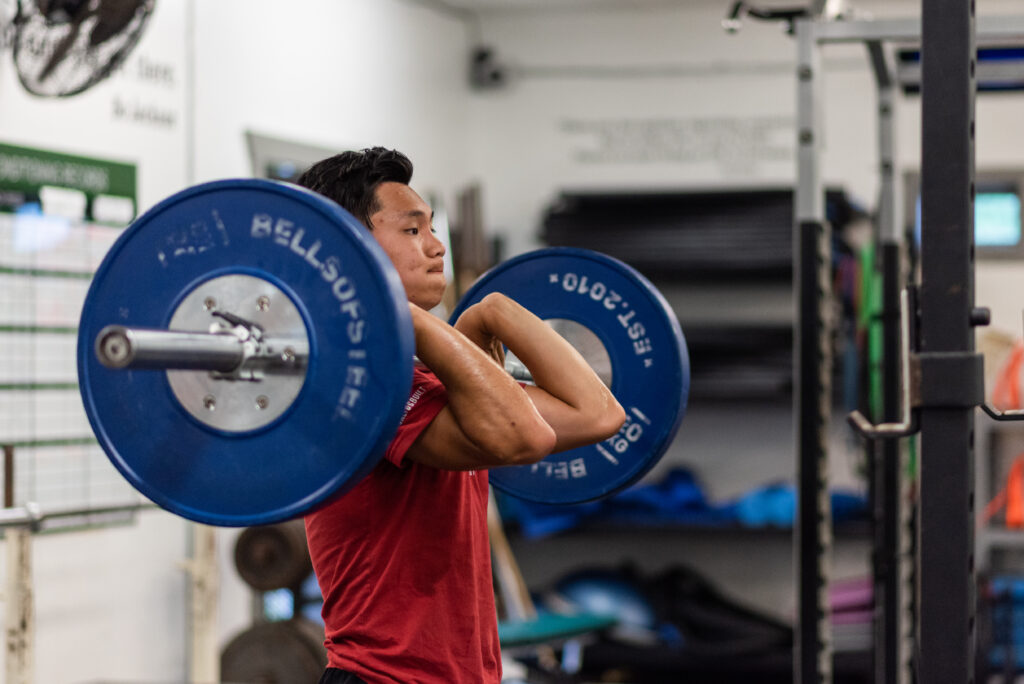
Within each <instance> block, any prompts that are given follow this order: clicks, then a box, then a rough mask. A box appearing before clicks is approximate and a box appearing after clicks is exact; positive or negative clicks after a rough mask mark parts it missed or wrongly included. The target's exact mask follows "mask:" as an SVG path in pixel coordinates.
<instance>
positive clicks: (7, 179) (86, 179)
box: [0, 143, 136, 211]
mask: <svg viewBox="0 0 1024 684" xmlns="http://www.w3.org/2000/svg"><path fill="white" fill-rule="evenodd" d="M135 183H136V181H135V165H134V164H125V163H122V162H114V161H108V160H105V159H93V158H91V157H80V156H77V155H71V154H62V153H59V152H51V151H48V150H38V149H33V148H29V147H18V146H15V145H6V144H3V143H0V210H8V211H10V210H16V209H17V208H18V207H19V206H20V205H23V204H25V203H27V202H33V201H38V198H39V194H40V190H41V189H42V188H46V187H53V188H62V189H65V190H75V191H79V192H82V193H84V194H85V196H86V198H87V199H88V202H89V205H90V206H91V205H92V203H93V201H94V200H95V198H96V197H99V196H106V197H116V198H121V199H127V200H130V201H131V203H132V206H136V202H135V191H136V186H135Z"/></svg>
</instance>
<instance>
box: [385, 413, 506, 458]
mask: <svg viewBox="0 0 1024 684" xmlns="http://www.w3.org/2000/svg"><path fill="white" fill-rule="evenodd" d="M405 457H406V458H409V459H412V460H413V461H416V462H417V463H422V464H424V465H428V466H431V467H432V468H439V469H441V470H476V469H479V468H490V467H492V466H497V465H501V463H500V462H498V461H497V460H496V459H495V458H494V457H493V456H492V455H491V454H488V453H486V452H484V451H482V450H480V449H479V448H478V447H477V446H476V444H474V443H473V441H472V440H470V439H469V437H467V436H466V433H465V432H463V430H462V427H461V426H460V425H459V423H458V421H457V420H455V416H454V415H453V414H452V411H451V409H450V408H449V407H447V406H446V407H444V408H443V409H441V411H440V412H439V413H438V414H437V415H436V416H435V417H434V419H433V420H432V421H430V424H429V425H428V426H427V427H426V428H424V429H423V432H421V433H420V434H419V437H417V438H416V441H414V442H413V443H412V445H411V446H410V447H409V450H408V451H407V452H406V453H405Z"/></svg>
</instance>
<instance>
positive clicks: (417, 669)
mask: <svg viewBox="0 0 1024 684" xmlns="http://www.w3.org/2000/svg"><path fill="white" fill-rule="evenodd" d="M447 400H448V395H447V393H446V392H445V389H444V385H442V384H441V382H440V381H439V380H438V379H437V377H436V376H435V375H434V374H433V373H431V372H430V371H429V370H427V369H425V368H422V367H420V366H419V365H417V366H416V368H415V370H414V376H413V385H412V392H411V393H410V395H409V401H408V403H407V404H406V413H405V417H404V418H403V419H402V424H401V426H400V427H399V428H398V432H397V434H396V436H395V438H394V440H393V441H392V442H391V444H390V445H389V446H388V449H387V452H386V453H385V456H384V458H383V459H381V462H380V463H379V464H377V467H376V468H374V470H373V471H372V472H371V473H370V474H369V475H368V476H366V478H365V479H363V480H362V481H361V482H360V483H359V484H358V485H356V486H355V487H354V488H353V489H352V490H350V491H349V492H347V493H346V494H345V495H343V496H341V497H339V498H338V499H337V500H336V501H334V502H332V503H330V504H328V505H327V506H325V507H324V508H321V509H320V510H318V511H315V512H314V513H311V514H310V515H308V516H306V538H307V539H308V541H309V552H310V556H311V557H312V559H313V569H314V571H315V572H316V576H317V580H318V581H319V583H320V590H321V592H322V593H323V597H324V604H323V611H322V614H323V618H324V629H325V635H326V640H325V644H326V646H327V659H328V665H329V666H330V667H336V668H339V669H342V670H347V671H349V672H353V673H355V674H357V675H359V676H360V677H361V678H362V679H364V680H366V682H368V684H384V683H387V684H392V683H393V684H427V683H431V684H435V683H436V684H458V683H460V682H465V683H466V684H480V683H481V682H493V683H495V684H497V682H500V680H501V653H500V646H499V643H498V623H497V616H496V613H495V607H494V589H493V584H492V578H491V555H490V547H489V545H488V538H487V471H486V470H479V471H453V470H438V469H436V468H431V467H428V466H425V465H422V464H419V463H415V462H413V461H408V460H404V456H405V453H406V451H407V450H408V449H409V447H410V446H411V445H412V443H413V442H414V441H415V440H416V438H417V437H418V436H419V434H420V433H421V432H422V431H423V430H424V429H425V428H426V427H427V425H429V424H430V421H432V420H433V419H434V417H435V416H437V414H438V412H440V411H441V409H442V408H444V406H445V405H446V403H447Z"/></svg>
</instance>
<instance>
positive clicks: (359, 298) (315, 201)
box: [78, 180, 414, 526]
mask: <svg viewBox="0 0 1024 684" xmlns="http://www.w3.org/2000/svg"><path fill="white" fill-rule="evenodd" d="M226 275H228V276H229V275H242V276H251V277H253V278H256V279H258V280H257V281H255V282H266V283H269V284H270V285H272V286H273V287H274V288H276V289H275V290H274V292H278V291H279V292H281V293H284V295H286V296H287V297H288V299H289V300H290V304H289V306H291V307H293V310H297V311H298V312H299V314H301V319H302V323H303V324H304V326H305V331H306V335H307V337H308V344H309V357H308V366H307V368H306V375H305V379H304V382H303V384H302V387H301V389H300V390H299V391H298V392H297V395H296V396H295V397H294V399H293V400H292V399H289V402H290V403H289V405H288V407H287V409H286V410H284V411H283V412H282V413H281V415H279V416H277V417H276V418H275V419H274V420H272V421H270V422H269V423H267V424H266V425H261V426H259V427H258V428H257V429H252V430H241V431H228V430H222V429H217V428H216V427H211V426H210V425H208V424H205V423H204V422H201V421H200V420H197V419H196V418H195V416H194V415H191V414H190V413H189V412H188V411H186V410H185V409H184V408H183V407H182V404H181V402H179V400H178V399H177V398H176V397H175V396H174V394H173V393H172V390H171V388H170V386H169V383H168V373H167V372H165V371H163V370H111V369H108V368H106V367H104V366H103V365H101V364H100V363H99V361H98V360H97V358H96V354H95V353H94V349H93V345H94V342H95V340H96V337H97V333H98V332H99V331H100V330H101V329H102V328H103V327H104V326H106V325H109V324H118V325H123V326H130V327H138V328H160V329H167V328H168V327H169V324H170V321H171V318H172V316H173V314H174V313H175V311H176V309H177V307H178V306H179V305H180V303H181V302H182V301H184V300H186V297H187V295H189V293H192V292H193V291H195V290H196V289H197V288H200V287H202V285H203V283H207V282H211V281H213V279H216V278H222V277H223V276H226ZM254 294H255V293H254ZM236 313H237V312H236ZM239 315H241V314H239ZM203 332H208V331H203ZM266 332H267V334H268V335H269V334H272V333H273V332H274V331H273V330H267V331H266ZM413 354H414V342H413V333H412V321H411V318H410V315H409V310H408V305H407V303H406V298H405V293H404V290H403V289H402V285H401V282H400V280H399V277H398V274H397V273H396V272H395V271H394V268H393V267H392V265H391V262H390V261H389V259H388V258H387V256H386V255H385V254H384V252H383V250H381V248H380V247H379V245H377V243H376V241H374V240H373V238H372V236H371V235H370V234H369V233H368V231H367V230H366V229H365V228H364V227H362V225H361V224H359V223H358V222H357V221H356V220H355V219H354V218H352V216H351V215H349V214H348V213H347V212H345V211H344V210H342V209H341V208H340V207H338V206H337V205H336V204H335V203H333V202H331V201H329V200H327V199H325V198H323V197H321V196H319V195H316V194H314V193H311V192H308V191H306V190H303V189H301V188H298V187H295V186H291V185H286V184H283V183H276V182H272V181H264V180H228V181H216V182H212V183H206V184H202V185H198V186H195V187H193V188H189V189H187V190H184V191H182V192H180V193H178V194H176V195H174V196H172V197H170V198H168V199H166V200H164V201H163V202H161V203H159V204H158V205H156V206H155V207H153V208H152V209H151V210H150V211H147V212H146V213H145V214H144V215H142V216H141V217H140V218H138V219H137V220H136V221H135V222H134V223H133V224H132V225H131V226H130V227H129V228H128V229H127V230H126V231H125V233H124V234H123V235H121V236H120V238H119V239H118V240H117V241H116V243H115V244H114V245H113V247H112V248H111V249H110V252H109V253H108V254H107V256H106V257H105V259H104V260H103V262H102V263H101V265H100V267H99V269H98V270H97V272H96V275H95V277H94V279H93V282H92V284H91V286H90V288H89V292H88V294H87V297H86V300H85V305H84V307H83V311H82V318H81V322H80V327H79V339H78V375H79V385H80V387H81V393H82V399H83V401H84V404H85V409H86V413H87V414H88V417H89V421H90V423H91V424H92V427H93V430H94V432H95V433H96V436H97V438H98V439H99V442H100V444H101V445H102V447H103V449H104V451H105V452H106V453H107V455H108V456H109V457H110V460H111V462H112V463H113V464H114V465H115V466H116V467H117V469H118V470H119V471H120V472H121V473H122V474H123V475H124V476H125V477H126V478H127V479H128V480H129V482H131V484H132V485H134V486H135V487H136V488H137V489H138V490H139V491H140V492H141V493H142V494H144V495H145V496H147V497H149V498H150V499H151V500H153V501H154V502H155V503H157V504H159V505H160V506H162V507H164V508H166V509H168V510H170V511H172V512H174V513H177V514H178V515H181V516H183V517H186V518H189V519H191V520H196V521H199V522H203V523H208V524H212V525H227V526H245V525H261V524H267V523H273V522H278V521H281V520H285V519H288V518H293V517H296V516H299V515H302V514H303V513H305V512H306V511H308V510H310V509H311V508H313V507H315V506H317V505H318V504H320V503H323V502H325V501H327V500H328V499H329V498H331V497H332V495H334V494H337V493H339V492H342V491H344V490H346V489H347V488H348V487H350V486H352V485H354V484H355V483H356V482H358V481H359V480H360V479H361V478H362V477H363V476H364V475H365V474H366V473H368V472H369V471H370V469H372V468H373V466H374V465H375V464H376V463H377V462H378V460H379V457H380V455H381V454H382V453H383V451H384V449H385V448H386V446H387V444H388V442H389V441H390V439H391V437H392V436H393V434H394V432H395V430H396V429H397V427H398V424H399V421H400V420H401V417H402V411H403V409H404V406H405V402H406V399H408V396H409V388H410V386H411V384H412V357H413ZM224 382H231V381H227V380H225V381H224ZM225 387H227V386H225ZM253 410H256V409H253Z"/></svg>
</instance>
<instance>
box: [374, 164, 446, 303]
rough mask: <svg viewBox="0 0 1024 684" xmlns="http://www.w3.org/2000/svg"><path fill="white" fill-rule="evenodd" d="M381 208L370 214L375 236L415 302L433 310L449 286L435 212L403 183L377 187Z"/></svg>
mask: <svg viewBox="0 0 1024 684" xmlns="http://www.w3.org/2000/svg"><path fill="white" fill-rule="evenodd" d="M376 196H377V203H378V204H379V205H380V209H379V210H378V211H377V212H376V213H375V214H373V215H372V216H370V222H371V223H372V224H373V229H372V231H371V232H372V233H373V237H374V238H375V239H376V240H377V242H378V244H380V246H381V247H383V248H384V251H385V252H387V255H388V256H389V257H391V263H392V264H394V266H395V269H396V270H397V271H398V275H399V277H401V279H402V285H403V286H404V287H405V295H406V297H408V299H409V301H410V302H412V303H413V304H415V305H417V306H419V307H421V308H423V309H432V308H434V307H435V306H437V305H438V304H440V303H441V297H442V296H443V295H444V288H445V286H446V284H447V283H446V282H445V278H444V252H445V249H444V244H443V243H442V242H441V241H440V240H438V239H437V236H436V235H435V234H434V229H433V227H432V225H431V219H432V218H433V215H434V212H433V211H432V210H431V209H430V206H429V205H427V203H426V202H424V201H423V199H422V198H421V197H420V196H419V195H417V194H416V193H415V192H414V191H413V189H412V188H410V187H409V186H408V185H404V184H402V183H381V184H380V185H379V186H377V192H376Z"/></svg>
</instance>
